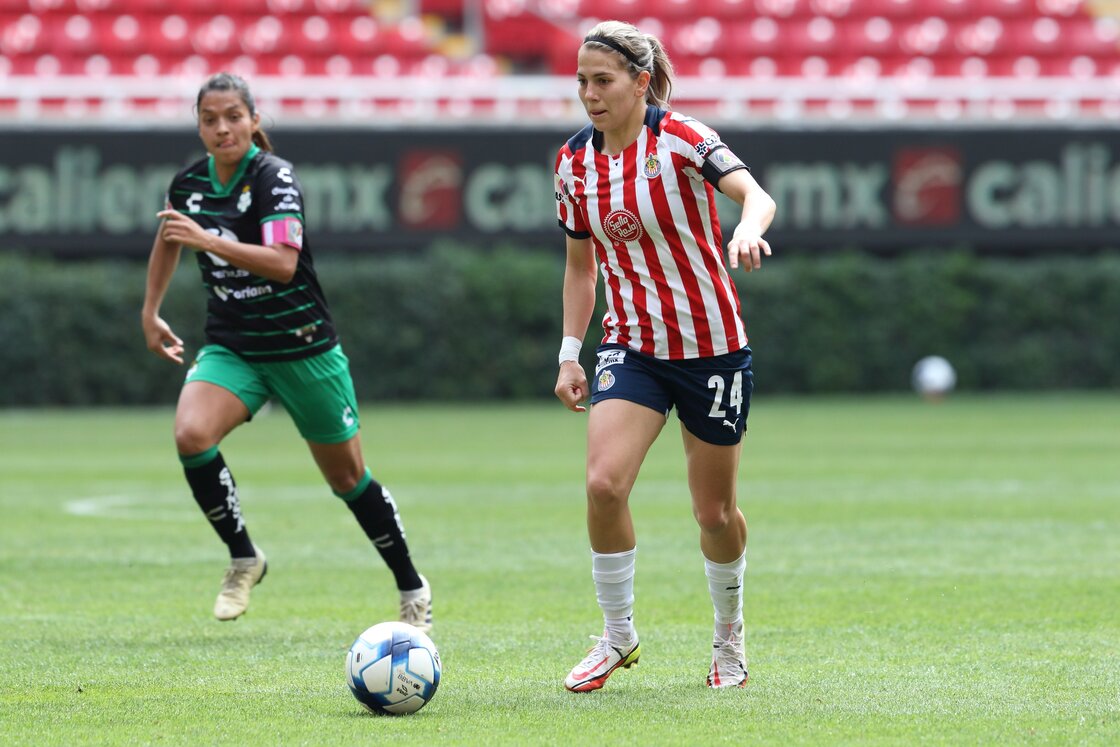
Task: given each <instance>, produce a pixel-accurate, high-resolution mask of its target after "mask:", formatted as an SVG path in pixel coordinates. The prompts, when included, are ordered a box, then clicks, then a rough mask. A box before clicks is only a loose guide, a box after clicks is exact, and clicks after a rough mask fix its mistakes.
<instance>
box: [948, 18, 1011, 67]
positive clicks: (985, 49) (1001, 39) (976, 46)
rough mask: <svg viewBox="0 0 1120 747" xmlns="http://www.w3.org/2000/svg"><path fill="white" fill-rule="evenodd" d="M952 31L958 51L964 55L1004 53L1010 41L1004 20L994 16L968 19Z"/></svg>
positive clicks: (987, 55)
mask: <svg viewBox="0 0 1120 747" xmlns="http://www.w3.org/2000/svg"><path fill="white" fill-rule="evenodd" d="M952 33H953V40H954V45H955V46H956V49H957V51H958V52H959V53H961V54H964V55H980V56H981V57H989V56H992V55H997V54H1002V53H1003V52H1004V51H1005V50H1006V48H1007V46H1008V43H1009V42H1008V37H1007V34H1006V33H1005V29H1004V24H1003V22H1002V21H1000V20H999V19H998V18H994V17H992V16H985V17H984V18H980V19H979V20H976V21H966V22H964V23H962V24H959V25H957V26H956V27H955V28H954V29H953V32H952Z"/></svg>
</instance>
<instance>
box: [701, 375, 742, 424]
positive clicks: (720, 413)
mask: <svg viewBox="0 0 1120 747" xmlns="http://www.w3.org/2000/svg"><path fill="white" fill-rule="evenodd" d="M726 386H727V384H726V382H724V380H723V377H722V376H716V375H713V376H712V377H711V378H710V379H708V388H709V389H715V390H716V392H715V397H714V398H713V400H712V409H711V410H710V411H708V415H709V416H710V417H713V418H723V417H726V416H727V412H726V411H725V410H724V409H723V391H724V389H725V388H726ZM727 405H728V407H733V408H734V409H735V414H736V415H742V414H743V372H742V371H736V372H735V376H734V377H732V379H731V391H730V392H728V400H727Z"/></svg>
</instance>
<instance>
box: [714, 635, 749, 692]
mask: <svg viewBox="0 0 1120 747" xmlns="http://www.w3.org/2000/svg"><path fill="white" fill-rule="evenodd" d="M719 628H720V629H717V630H716V633H715V635H714V636H713V637H712V666H711V668H710V669H709V670H708V687H712V688H719V687H746V686H747V656H746V654H745V653H744V651H743V621H742V620H740V621H739V622H738V623H737V624H736V625H734V626H732V625H721V626H719Z"/></svg>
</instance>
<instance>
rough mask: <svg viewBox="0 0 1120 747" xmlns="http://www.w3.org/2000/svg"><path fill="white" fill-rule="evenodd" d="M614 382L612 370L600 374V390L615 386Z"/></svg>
mask: <svg viewBox="0 0 1120 747" xmlns="http://www.w3.org/2000/svg"><path fill="white" fill-rule="evenodd" d="M614 382H615V378H614V374H612V373H611V372H610V371H603V373H601V374H599V391H600V392H605V391H607V390H608V389H610V388H611V387H612V386H614Z"/></svg>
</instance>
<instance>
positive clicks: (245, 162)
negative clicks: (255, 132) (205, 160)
mask: <svg viewBox="0 0 1120 747" xmlns="http://www.w3.org/2000/svg"><path fill="white" fill-rule="evenodd" d="M260 152H261V149H260V148H259V147H257V144H256V143H252V144H251V145H250V146H249V152H248V153H246V154H245V155H244V156H242V157H241V163H239V164H237V171H235V172H234V173H233V176H231V177H230V179H229V182H228V183H227V184H226V185H225V186H222V183H221V182H220V181H218V172H216V171H214V156H210V164H209V168H210V187H211V188H212V189H213V190H214V196H215V197H229V195H230V193H231V192H232V191H233V188H234V187H235V186H237V183H238V182H239V181H241V177H243V176H244V175H245V169H247V168H249V162H250V161H252V160H253V156H255V155H257V154H258V153H260Z"/></svg>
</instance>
